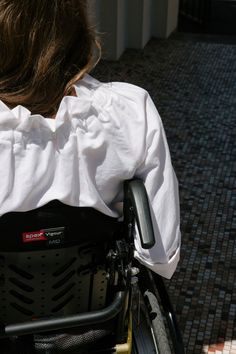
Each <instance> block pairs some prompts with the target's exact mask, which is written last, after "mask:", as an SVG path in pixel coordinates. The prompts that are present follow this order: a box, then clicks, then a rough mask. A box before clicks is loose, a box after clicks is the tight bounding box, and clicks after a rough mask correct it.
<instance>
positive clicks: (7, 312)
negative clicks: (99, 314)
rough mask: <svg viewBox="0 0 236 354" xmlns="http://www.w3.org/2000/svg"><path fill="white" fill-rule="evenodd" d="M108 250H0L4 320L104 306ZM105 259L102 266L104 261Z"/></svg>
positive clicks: (92, 246) (85, 247)
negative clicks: (105, 262)
mask: <svg viewBox="0 0 236 354" xmlns="http://www.w3.org/2000/svg"><path fill="white" fill-rule="evenodd" d="M105 256H106V247H104V245H103V246H102V247H101V245H100V246H98V245H97V244H89V243H87V244H83V245H80V246H73V247H68V248H64V249H47V250H43V251H32V252H0V302H1V304H0V321H1V322H4V323H7V324H9V323H14V322H18V321H19V322H20V321H24V320H28V319H32V318H33V319H34V318H41V317H49V316H55V315H63V314H70V313H76V312H85V311H90V310H96V309H100V308H102V307H104V306H105V302H106V292H107V277H106V271H105V269H104V266H101V265H100V264H103V263H104V259H105ZM101 260H103V262H101Z"/></svg>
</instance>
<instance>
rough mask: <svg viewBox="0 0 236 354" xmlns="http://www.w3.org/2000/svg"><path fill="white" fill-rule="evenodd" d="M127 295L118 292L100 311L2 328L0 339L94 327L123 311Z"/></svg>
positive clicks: (123, 292)
mask: <svg viewBox="0 0 236 354" xmlns="http://www.w3.org/2000/svg"><path fill="white" fill-rule="evenodd" d="M125 294H126V293H125V291H120V292H118V293H117V295H116V296H115V298H114V300H113V302H112V303H111V304H110V305H109V306H107V307H106V308H104V309H101V310H98V311H91V312H86V313H81V314H76V315H70V316H60V317H55V318H49V319H42V320H35V321H27V322H22V323H16V324H11V325H7V326H5V328H2V331H1V334H0V338H2V337H10V336H21V335H27V334H33V333H40V332H48V331H55V330H59V329H62V328H63V329H65V328H72V327H81V326H87V325H94V324H99V323H102V322H105V321H108V320H110V319H112V318H114V317H115V316H116V315H118V313H119V312H120V311H121V309H122V306H123V302H124V299H125Z"/></svg>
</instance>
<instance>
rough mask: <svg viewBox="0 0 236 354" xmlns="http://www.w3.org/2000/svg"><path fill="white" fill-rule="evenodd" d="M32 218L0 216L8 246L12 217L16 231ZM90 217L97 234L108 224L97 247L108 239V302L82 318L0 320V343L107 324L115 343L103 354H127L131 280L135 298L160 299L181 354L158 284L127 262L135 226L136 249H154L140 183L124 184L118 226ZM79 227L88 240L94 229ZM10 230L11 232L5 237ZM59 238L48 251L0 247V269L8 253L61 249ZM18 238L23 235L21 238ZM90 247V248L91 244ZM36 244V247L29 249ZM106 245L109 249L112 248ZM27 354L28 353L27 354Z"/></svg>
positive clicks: (174, 345) (152, 276) (45, 244)
mask: <svg viewBox="0 0 236 354" xmlns="http://www.w3.org/2000/svg"><path fill="white" fill-rule="evenodd" d="M57 207H59V208H60V207H61V206H60V203H59V204H57V203H56V204H55V206H54V204H53V208H57ZM66 208H68V210H69V213H70V211H71V210H72V208H73V211H76V212H77V211H78V209H80V210H81V208H74V207H66ZM41 209H42V210H43V211H44V210H46V213H47V207H46V209H45V207H43V208H41ZM41 209H40V210H41ZM40 212H41V211H39V213H40ZM83 212H84V211H82V214H81V215H82V216H83ZM87 212H88V214H89V217H93V215H94V214H93V212H92V214H91V215H90V211H89V209H88V208H87V209H86V211H85V214H86V213H87ZM35 213H38V210H36V211H30V212H25V213H9V214H7V215H6V216H3V217H2V218H1V219H2V220H0V233H1V232H4V230H7V231H8V234H9V237H8V240H11V235H13V238H14V233H15V230H16V229H17V227H18V226H17V225H14V224H13V225H12V217H14V216H15V217H16V220H20V223H19V225H20V226H19V228H20V227H25V224H24V226H22V225H21V219H22V217H23V216H24V217H26V221H27V220H28V219H29V216H33V215H35ZM95 214H99V215H98V219H99V220H100V219H102V228H103V229H106V227H107V225H108V224H110V225H109V227H108V228H107V230H105V232H104V235H103V236H102V240H101V242H103V241H106V240H107V238H108V239H109V247H110V248H109V251H108V252H107V254H106V259H105V263H106V270H107V271H108V272H106V277H107V288H108V292H109V293H110V295H109V297H110V300H109V302H108V303H106V304H105V306H102V308H96V309H95V310H93V309H92V310H91V309H90V310H89V311H85V312H84V311H83V312H80V313H75V312H76V311H75V312H72V313H70V314H61V315H58V316H57V315H56V316H53V317H48V318H47V317H45V316H43V317H42V318H36V319H35V318H33V319H32V316H31V318H28V319H27V316H26V317H25V319H23V320H22V319H21V321H19V320H18V319H17V318H16V319H14V315H13V319H14V321H13V322H12V323H4V320H3V319H1V322H2V323H1V327H0V343H1V338H2V339H3V338H12V337H19V338H29V335H34V334H40V333H44V332H47V333H48V332H49V333H51V332H52V333H53V332H55V331H61V330H62V329H63V330H66V329H74V328H76V329H79V328H82V329H83V330H84V329H88V330H89V328H91V326H92V327H94V328H98V327H99V326H103V325H104V324H105V323H108V324H111V328H112V330H113V332H114V333H115V335H114V340H115V343H114V346H113V347H111V348H109V349H107V350H108V351H106V352H110V353H111V352H112V350H114V351H113V352H116V353H123V354H125V353H127V354H129V353H131V350H132V302H133V299H132V292H133V290H132V289H133V285H132V283H134V279H135V282H138V285H139V290H140V293H141V294H147V291H149V292H151V293H152V294H154V296H155V298H156V299H157V298H159V299H160V303H161V306H162V307H163V310H164V314H165V316H166V319H167V325H168V327H169V336H170V338H171V341H172V349H171V350H172V351H171V352H172V353H176V354H183V353H184V347H183V342H182V337H181V334H180V331H179V328H178V324H177V321H176V317H175V314H174V311H173V308H172V306H171V302H170V299H169V296H168V293H167V291H166V288H165V285H164V282H163V280H162V278H161V277H160V276H158V275H156V274H153V273H152V272H151V271H150V270H148V269H147V268H145V267H144V266H142V265H140V264H138V263H137V262H134V261H133V248H134V247H133V233H134V225H135V223H137V227H138V231H139V234H140V239H141V245H142V247H143V248H146V249H148V248H151V247H152V246H153V245H154V243H155V239H154V233H153V228H152V222H151V215H150V209H149V203H148V197H147V193H146V190H145V187H144V184H143V183H142V181H141V180H137V179H134V180H130V181H125V183H124V220H123V222H119V223H115V222H113V220H112V221H111V219H112V218H109V217H107V216H104V215H103V216H102V214H100V213H98V212H96V211H95ZM96 217H97V215H96ZM27 218H28V219H27ZM80 220H81V217H80ZM57 222H58V221H57ZM84 222H85V229H86V231H87V233H88V234H89V236H91V235H92V234H93V232H94V228H93V227H92V229H91V230H89V231H88V230H87V229H88V219H86V218H85V221H84ZM16 224H17V223H16ZM10 225H11V226H10ZM52 226H53V227H51V228H49V229H48V230H59V229H58V228H57V229H55V227H54V226H55V225H52ZM32 227H33V226H32ZM76 227H77V226H75V229H73V227H72V229H71V230H70V235H73V232H74V230H76ZM11 228H12V231H9V230H10V229H11ZM61 229H62V228H61ZM24 231H30V230H25V229H24ZM31 231H32V230H31ZM63 232H64V230H63ZM63 232H62V234H61V236H60V237H59V238H54V239H51V241H52V240H54V241H55V240H57V242H55V243H54V244H51V245H49V244H48V240H47V241H45V240H41V241H42V242H41V244H40V242H29V243H28V242H26V243H25V244H24V245H23V246H22V244H21V245H20V244H19V239H18V241H17V242H16V243H15V244H14V242H13V244H12V242H10V243H9V242H6V244H5V245H4V246H3V247H0V261H1V259H2V263H4V262H5V258H7V257H8V255H9V254H10V253H11V252H13V251H15V252H16V251H18V250H19V251H20V252H22V249H24V251H25V252H29V254H30V252H35V253H33V254H36V251H35V250H36V249H37V247H38V245H41V246H40V247H41V250H42V251H43V250H44V249H45V247H46V248H48V247H49V249H50V250H51V249H61V248H63V242H62V241H63V238H64V233H63ZM87 233H86V234H85V237H84V239H83V237H82V240H81V241H80V242H86V239H87V238H88V237H87ZM23 234H24V235H25V234H26V233H23ZM21 235H22V233H21ZM62 235H63V236H62ZM89 240H90V237H89ZM69 241H70V242H69V245H73V246H74V245H76V243H78V238H77V236H76V239H74V238H73V237H72V239H70V240H69ZM90 241H91V240H90ZM92 241H93V242H94V240H92ZM36 244H37V246H35V245H36ZM110 245H112V247H111V246H110ZM22 247H23V248H22ZM40 247H39V248H40ZM67 247H68V245H67ZM11 264H12V260H11V262H10V266H11ZM134 265H135V266H134ZM4 267H5V268H4ZM4 267H3V268H2V275H1V279H0V280H2V281H0V290H2V292H4V291H5V292H6V291H7V292H8V293H9V294H11V295H12V293H13V295H14V292H12V290H11V289H9V288H8V287H7V290H4V289H5V288H4V287H5V286H6V281H5V280H6V279H5V277H6V275H5V274H4V272H3V269H6V268H7V267H8V268H9V264H8V265H7V266H6V264H5V265H4ZM13 268H14V267H13ZM16 269H17V272H18V275H19V276H24V274H23V273H24V272H25V274H27V272H26V271H25V270H20V268H17V267H15V270H16ZM96 272H98V271H97V269H96V271H95V273H96ZM54 273H55V272H54ZM96 274H97V273H96ZM9 277H10V276H9ZM11 279H12V278H11ZM103 279H105V278H103ZM102 281H103V282H104V281H105V280H102ZM18 285H19V284H18ZM18 285H17V286H18ZM23 290H24V289H23ZM14 291H15V290H14ZM15 292H16V291H15ZM23 292H24V291H23ZM9 296H10V295H9ZM21 296H22V298H23V295H18V298H20V297H21ZM145 296H146V295H145ZM25 298H27V297H25ZM23 300H24V298H23ZM145 301H146V300H145ZM145 301H144V302H145ZM26 302H27V301H26ZM11 304H12V303H11ZM103 305H104V304H103ZM29 306H30V304H29ZM148 306H150V304H149V305H146V308H148ZM15 307H16V306H15ZM18 307H19V306H18ZM14 311H15V310H14ZM6 316H7V315H6ZM23 317H24V316H23ZM23 317H22V318H23ZM28 317H30V316H28ZM149 322H150V321H149ZM114 323H115V325H114ZM150 323H151V322H150ZM150 323H149V324H150ZM101 350H102V349H101ZM109 350H111V351H109ZM161 350H162V349H158V350H156V353H160V354H168V353H167V352H165V353H164V352H162V351H161ZM79 352H80V351H79V350H78V353H79ZM89 352H91V349H90V350H89ZM100 352H103V351H100ZM104 352H105V351H104ZM30 353H33V349H32V351H31V352H30ZM58 353H59V352H58ZM91 353H92V352H91Z"/></svg>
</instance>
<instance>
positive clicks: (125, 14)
mask: <svg viewBox="0 0 236 354" xmlns="http://www.w3.org/2000/svg"><path fill="white" fill-rule="evenodd" d="M89 2H90V5H91V12H92V14H93V19H94V22H95V24H96V26H97V28H98V30H99V31H100V34H101V38H102V43H103V53H104V57H105V58H108V59H118V58H119V57H120V55H121V54H122V53H123V51H124V50H125V48H143V47H144V46H145V45H146V43H147V42H148V40H149V39H150V38H151V37H158V38H167V37H168V36H169V35H170V34H171V33H172V32H173V31H174V30H175V29H176V27H177V19H178V8H179V0H89Z"/></svg>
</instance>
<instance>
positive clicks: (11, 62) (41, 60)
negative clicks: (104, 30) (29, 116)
mask: <svg viewBox="0 0 236 354" xmlns="http://www.w3.org/2000/svg"><path fill="white" fill-rule="evenodd" d="M86 3H87V1H85V0H20V1H19V0H0V100H2V101H3V102H4V103H5V104H7V105H8V106H9V107H10V108H13V107H15V106H16V105H18V104H21V105H24V106H25V107H27V108H28V109H29V110H30V111H31V112H32V113H37V114H42V115H46V116H52V115H54V114H55V113H56V111H57V109H58V106H59V104H60V101H61V99H62V98H63V96H65V95H67V94H70V93H71V91H72V86H73V84H74V83H75V82H76V81H77V80H79V79H80V78H81V77H82V76H83V75H84V73H86V72H89V71H90V70H91V68H92V67H93V66H94V62H95V58H94V48H95V47H96V43H97V41H96V36H95V33H94V31H93V29H92V28H91V27H90V25H89V21H88V18H87V4H86Z"/></svg>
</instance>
